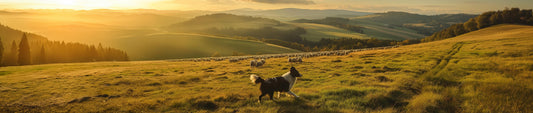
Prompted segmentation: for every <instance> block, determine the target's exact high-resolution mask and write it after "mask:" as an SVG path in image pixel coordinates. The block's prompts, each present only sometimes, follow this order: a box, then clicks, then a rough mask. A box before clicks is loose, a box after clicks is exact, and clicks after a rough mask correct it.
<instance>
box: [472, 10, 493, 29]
mask: <svg viewBox="0 0 533 113" xmlns="http://www.w3.org/2000/svg"><path fill="white" fill-rule="evenodd" d="M494 13H495V12H485V13H483V14H481V15H479V16H477V18H476V23H477V28H478V29H483V28H485V27H488V26H491V21H490V17H491V16H492V15H493V14H494Z"/></svg>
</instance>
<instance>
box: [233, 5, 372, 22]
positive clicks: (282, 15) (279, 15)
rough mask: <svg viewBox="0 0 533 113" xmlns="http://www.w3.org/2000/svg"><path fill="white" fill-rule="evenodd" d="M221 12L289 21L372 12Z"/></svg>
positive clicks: (291, 9) (286, 9)
mask: <svg viewBox="0 0 533 113" xmlns="http://www.w3.org/2000/svg"><path fill="white" fill-rule="evenodd" d="M222 12H223V13H231V14H237V15H250V16H259V17H265V18H273V19H277V20H282V21H290V20H295V19H320V18H324V17H354V16H362V15H368V14H372V13H368V12H357V11H348V10H336V9H326V10H315V9H297V8H285V9H273V10H255V9H235V10H229V11H222Z"/></svg>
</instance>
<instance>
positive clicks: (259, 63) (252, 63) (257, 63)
mask: <svg viewBox="0 0 533 113" xmlns="http://www.w3.org/2000/svg"><path fill="white" fill-rule="evenodd" d="M265 63H266V61H265V59H261V60H259V61H257V60H251V61H250V66H251V67H259V66H263V65H264V64H265Z"/></svg>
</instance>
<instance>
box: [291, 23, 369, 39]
mask: <svg viewBox="0 0 533 113" xmlns="http://www.w3.org/2000/svg"><path fill="white" fill-rule="evenodd" d="M291 24H293V25H295V26H298V27H302V28H304V29H305V30H306V31H307V33H306V34H303V35H301V36H302V37H303V38H305V39H306V40H309V41H317V42H318V41H320V39H322V38H332V39H335V38H357V39H368V38H370V37H369V36H367V35H365V34H361V33H356V32H352V31H348V30H345V29H341V28H337V27H333V26H330V25H323V24H314V23H291Z"/></svg>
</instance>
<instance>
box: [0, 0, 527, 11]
mask: <svg viewBox="0 0 533 113" xmlns="http://www.w3.org/2000/svg"><path fill="white" fill-rule="evenodd" d="M506 7H508V8H511V7H518V8H522V9H532V8H533V0H1V1H0V9H76V10H90V9H159V10H210V11H223V10H232V9H241V8H252V9H258V10H265V9H281V8H302V9H342V10H351V11H361V12H387V11H404V12H411V13H419V14H453V13H469V14H479V13H482V12H485V11H493V10H501V9H504V8H506Z"/></svg>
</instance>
